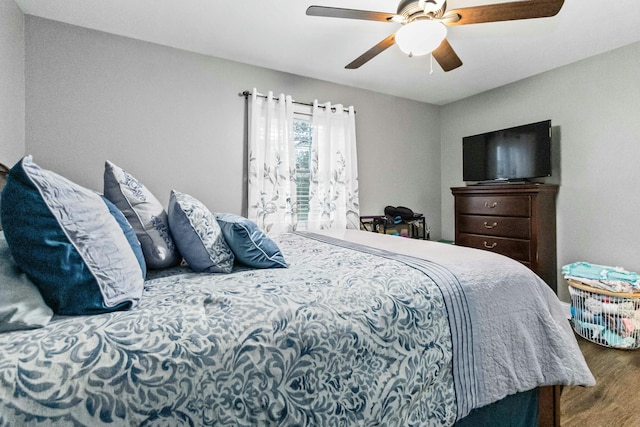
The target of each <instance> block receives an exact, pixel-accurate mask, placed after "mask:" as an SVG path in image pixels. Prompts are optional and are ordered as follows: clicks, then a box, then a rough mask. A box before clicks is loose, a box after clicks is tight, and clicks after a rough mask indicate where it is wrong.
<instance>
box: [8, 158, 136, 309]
mask: <svg viewBox="0 0 640 427" xmlns="http://www.w3.org/2000/svg"><path fill="white" fill-rule="evenodd" d="M0 214H1V216H2V224H3V225H4V233H5V237H6V239H7V243H8V244H9V248H10V250H11V255H12V256H13V259H14V260H15V262H16V264H17V265H18V266H19V267H20V268H21V269H22V270H23V271H24V272H25V273H26V274H27V276H28V277H29V279H31V280H32V281H33V283H35V285H36V286H37V287H38V289H39V290H40V293H41V294H42V297H43V298H44V301H45V302H46V303H47V305H48V306H49V307H51V308H52V309H53V311H54V312H55V313H58V314H95V313H103V312H108V311H114V310H121V309H128V308H130V307H133V306H136V305H137V304H138V302H139V300H140V298H141V296H142V289H143V286H144V276H143V271H142V269H141V267H140V264H139V261H138V258H137V257H136V254H135V251H134V248H132V246H131V245H130V244H129V241H128V240H127V236H126V235H125V233H124V232H123V229H122V228H121V226H120V225H119V224H118V221H117V220H116V219H114V217H113V216H112V214H111V213H110V211H109V207H108V206H107V204H106V203H105V202H104V200H103V199H102V198H101V197H100V196H99V195H98V194H96V193H95V192H93V191H91V190H88V189H86V188H84V187H81V186H79V185H77V184H74V183H73V182H71V181H69V180H67V179H66V178H63V177H62V176H60V175H57V174H55V173H53V172H51V171H48V170H45V169H41V168H40V167H39V166H38V165H36V164H35V163H33V162H32V160H31V156H26V157H25V158H23V159H22V160H21V161H20V162H18V163H17V164H16V165H15V166H14V167H13V168H12V169H11V171H10V173H9V178H8V180H7V185H6V187H5V188H4V191H3V192H2V206H1V212H0Z"/></svg>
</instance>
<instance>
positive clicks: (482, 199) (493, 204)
mask: <svg viewBox="0 0 640 427" xmlns="http://www.w3.org/2000/svg"><path fill="white" fill-rule="evenodd" d="M530 206H531V202H530V199H529V196H466V197H459V198H456V211H457V212H458V213H459V214H475V215H494V216H498V215H505V216H524V217H528V216H530V215H531V207H530Z"/></svg>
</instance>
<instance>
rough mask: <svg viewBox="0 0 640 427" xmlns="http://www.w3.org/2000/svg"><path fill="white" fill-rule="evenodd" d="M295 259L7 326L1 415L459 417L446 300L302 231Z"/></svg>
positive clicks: (180, 278) (412, 271)
mask: <svg viewBox="0 0 640 427" xmlns="http://www.w3.org/2000/svg"><path fill="white" fill-rule="evenodd" d="M274 240H275V241H276V243H277V244H278V246H279V247H280V249H281V250H282V252H283V254H284V255H285V258H286V260H287V262H289V264H290V267H289V268H288V269H269V270H254V269H238V268H236V270H235V271H234V272H233V273H231V274H195V273H193V272H191V270H189V269H187V268H175V269H171V270H165V271H162V272H155V273H154V274H152V275H150V277H149V278H148V280H147V282H146V284H145V291H144V294H143V297H142V301H141V304H140V306H139V307H137V308H136V309H134V310H131V311H124V312H116V313H109V314H101V315H95V316H78V317H64V318H63V317H59V318H55V319H54V320H53V321H52V322H51V323H50V324H49V325H48V326H47V327H45V328H42V329H38V330H33V331H21V332H12V333H5V334H0V425H2V426H22V425H27V424H37V425H39V426H47V425H86V426H100V425H118V426H119V425H160V424H163V425H170V426H180V425H216V426H226V425H229V426H231V425H232V426H266V425H269V426H270V425H287V426H291V425H297V426H319V425H323V426H353V425H367V426H375V425H380V426H410V425H420V426H428V425H452V424H453V423H454V422H455V420H456V417H457V415H456V411H457V409H456V398H455V388H454V373H453V367H452V357H453V356H452V338H451V333H450V329H449V323H448V319H447V308H446V306H445V302H444V299H443V294H442V292H441V291H440V289H439V287H438V286H436V285H435V284H434V282H433V280H432V279H430V278H429V276H428V275H426V274H425V273H424V272H423V271H421V270H420V269H417V268H414V267H411V266H409V265H407V263H404V262H401V261H396V260H391V259H388V258H383V257H380V256H377V255H375V254H370V253H366V252H361V251H356V250H352V249H349V248H345V247H340V246H336V245H332V244H330V243H325V242H321V241H318V240H315V239H309V238H306V237H304V236H301V235H296V234H287V235H283V236H281V237H279V238H277V239H274Z"/></svg>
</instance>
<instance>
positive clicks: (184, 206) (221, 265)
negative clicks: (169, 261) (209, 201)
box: [168, 190, 234, 273]
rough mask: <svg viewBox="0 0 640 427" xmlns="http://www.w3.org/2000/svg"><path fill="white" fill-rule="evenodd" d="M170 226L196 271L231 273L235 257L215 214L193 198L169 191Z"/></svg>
mask: <svg viewBox="0 0 640 427" xmlns="http://www.w3.org/2000/svg"><path fill="white" fill-rule="evenodd" d="M168 211H169V212H168V215H169V227H170V228H171V230H172V231H173V235H174V237H175V241H176V245H178V250H179V251H180V253H181V254H182V256H183V257H184V259H185V261H187V263H188V264H189V267H191V269H192V270H193V271H195V272H198V273H200V272H206V273H230V272H231V270H232V269H233V261H234V256H233V252H231V249H229V246H227V243H226V242H225V240H224V236H223V235H222V231H221V230H220V225H218V222H217V221H216V217H215V216H214V215H213V214H212V213H211V212H210V211H209V209H207V207H206V206H205V205H203V204H202V203H201V202H200V201H199V200H197V199H196V198H195V197H192V196H190V195H188V194H184V193H180V192H178V191H175V190H171V195H170V197H169V208H168Z"/></svg>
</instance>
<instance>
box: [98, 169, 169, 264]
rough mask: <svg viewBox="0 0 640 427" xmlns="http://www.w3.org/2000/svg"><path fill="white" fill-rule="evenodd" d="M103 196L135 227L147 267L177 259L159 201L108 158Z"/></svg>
mask: <svg viewBox="0 0 640 427" xmlns="http://www.w3.org/2000/svg"><path fill="white" fill-rule="evenodd" d="M104 195H105V197H106V198H107V199H109V200H110V201H111V202H113V204H115V205H116V206H117V207H118V209H120V211H122V213H123V214H124V216H125V217H126V218H127V220H128V221H129V223H130V224H131V226H132V227H133V229H134V230H135V232H136V236H137V237H138V240H139V241H140V244H141V245H142V252H143V253H144V258H145V261H146V262H147V266H149V268H153V269H161V268H167V267H172V266H174V265H176V264H178V263H179V262H180V254H179V253H178V250H177V248H176V246H175V244H174V240H173V237H172V236H171V232H170V230H169V221H168V220H167V212H166V211H165V210H164V208H163V207H162V204H161V203H160V202H159V201H158V199H156V198H155V196H154V195H153V194H152V193H151V192H150V191H149V190H148V189H147V188H146V187H145V186H144V185H143V184H142V183H141V182H140V181H138V180H137V179H135V178H134V177H133V176H131V175H129V174H128V173H127V172H125V171H124V170H123V169H122V168H120V167H118V166H116V165H115V164H113V163H112V162H110V161H108V160H107V161H106V162H105V165H104Z"/></svg>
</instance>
